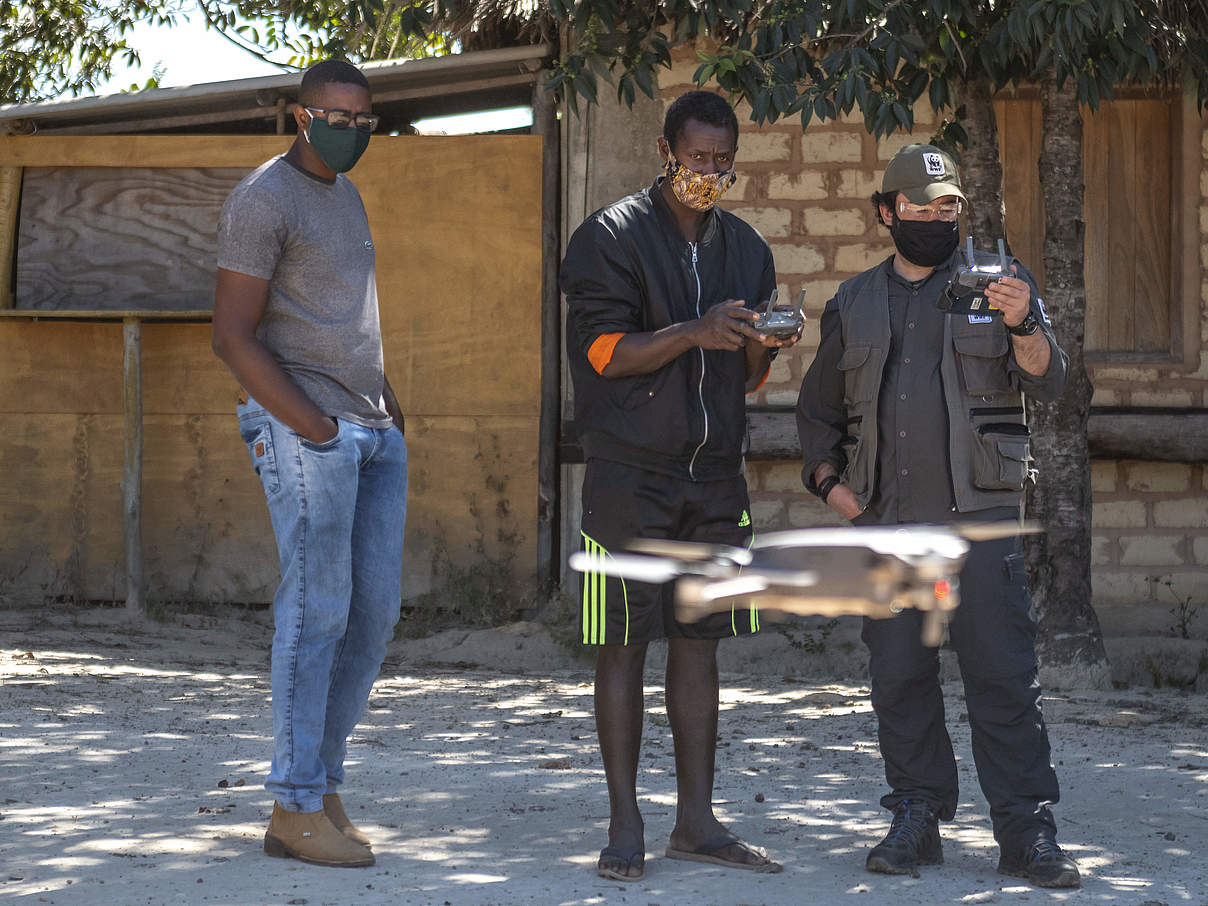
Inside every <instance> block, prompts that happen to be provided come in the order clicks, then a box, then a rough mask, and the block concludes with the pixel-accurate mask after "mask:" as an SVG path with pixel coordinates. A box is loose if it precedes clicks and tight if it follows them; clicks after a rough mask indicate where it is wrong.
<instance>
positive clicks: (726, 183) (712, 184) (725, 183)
mask: <svg viewBox="0 0 1208 906" xmlns="http://www.w3.org/2000/svg"><path fill="white" fill-rule="evenodd" d="M737 178H738V177H736V176H735V175H734V169H733V168H732V167H731V168H730V169H729V170H726V171H724V172H722V173H695V172H693V171H692V170H689V169H688V168H687V167H685V166H684V165H683V164H681V163H680V162H679V161H677V160H676V159H675V155H673V154H670V153H669V154H668V155H667V179H669V180H670V181H671V191H672V192H674V193H675V197H676V198H677V199H678V200H679V203H680V204H682V205H684V206H685V207H688V208H692V209H693V210H694V211H707V210H709V209H710V208H711V207H713V206H714V205H715V204H717V203H718V202H719V201H721V197H722V196H723V195H725V194H726V189H728V188H730V186H732V185H734V180H736V179H737Z"/></svg>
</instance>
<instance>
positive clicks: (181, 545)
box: [0, 136, 541, 600]
mask: <svg viewBox="0 0 1208 906" xmlns="http://www.w3.org/2000/svg"><path fill="white" fill-rule="evenodd" d="M29 141H30V140H29V139H17V140H13V139H0V166H3V165H5V162H8V163H9V164H13V165H20V164H24V163H28V162H29V161H31V160H36V162H37V163H38V164H39V165H43V166H47V165H54V166H122V165H124V164H127V163H129V162H130V161H132V160H137V162H138V163H139V164H140V165H142V166H148V167H152V166H153V167H159V166H178V167H197V166H203V167H230V166H246V167H249V168H250V167H254V166H256V165H258V164H259V163H260V162H262V161H263V160H264V159H265V158H267V157H268V156H270V154H272V153H274V152H276V151H279V150H283V149H284V147H286V146H287V143H286V142H281V141H280V140H274V141H272V142H268V143H267V144H266V141H265V140H264V139H262V138H245V137H238V138H232V137H221V138H220V139H216V140H212V137H206V136H202V137H197V136H188V137H172V138H157V139H155V140H149V139H148V140H143V139H130V138H125V137H123V138H121V139H100V138H87V139H79V138H56V139H53V140H52V139H43V140H40V141H39V142H38V143H37V145H36V146H34V145H31V144H29ZM35 147H36V149H37V150H36V153H35V151H34V150H33V149H34V148H35ZM202 151H204V152H205V153H201V152H202ZM353 177H354V181H355V182H356V183H357V185H358V187H359V188H360V191H361V194H362V197H363V198H364V200H365V204H366V209H367V211H368V213H369V218H370V225H371V229H372V230H373V232H374V237H375V244H376V246H377V255H378V282H379V296H380V299H381V315H382V324H383V333H384V338H383V339H384V347H385V354H386V361H387V372H388V374H389V375H390V377H391V381H392V383H393V385H394V387H395V389H396V390H397V391H398V393H399V396H400V398H401V399H402V402H403V406H404V409H405V411H406V412H407V414H408V419H407V429H408V431H407V436H408V444H409V452H410V466H411V475H412V488H411V495H410V504H409V507H408V517H409V518H408V531H407V551H406V554H405V568H404V588H405V590H406V593H407V595H409V596H415V595H419V594H423V593H428V592H432V591H439V590H440V589H441V588H442V587H447V585H442V583H449V582H451V581H453V580H457V579H459V578H460V579H465V578H466V577H473V576H476V575H479V576H481V575H485V574H491V575H502V574H504V573H506V574H507V575H510V576H512V577H513V579H514V581H515V582H516V583H518V587H519V586H520V585H523V584H525V583H531V582H532V581H533V580H534V578H535V571H536V519H537V517H536V505H537V493H536V487H537V478H536V463H537V436H538V424H537V421H538V412H539V361H540V323H539V306H540V278H541V268H540V239H541V234H540V223H541V218H540V210H541V205H540V143H539V140H538V139H536V138H533V137H529V136H507V137H500V136H474V137H465V138H461V137H458V138H428V137H423V138H413V137H407V138H385V137H379V138H375V139H374V141H373V143H371V145H370V150H369V152H368V153H367V154H366V156H365V158H364V160H363V161H362V163H361V164H360V165H359V166H358V167H357V169H356V170H355V171H354V172H353ZM209 344H210V335H209V327H208V325H205V324H155V325H151V324H147V325H144V328H143V384H144V411H145V444H144V478H143V491H144V495H143V499H144V543H145V545H146V550H145V560H146V577H147V582H146V589H147V597H148V598H149V599H151V600H155V599H161V600H162V599H176V600H179V599H183V598H192V599H200V600H219V599H225V600H268V599H269V598H270V597H271V595H272V591H273V589H274V588H275V586H276V582H277V560H276V553H275V546H274V542H273V540H272V534H271V528H270V527H269V521H268V513H267V508H266V506H265V504H264V499H263V494H262V492H261V491H260V488H259V484H258V483H257V481H256V479H255V476H254V475H253V473H252V471H251V467H250V465H249V464H248V461H247V454H246V451H245V450H244V448H243V445H242V442H241V440H240V439H239V437H238V434H237V432H236V430H235V421H234V404H235V394H236V384H235V382H234V380H233V379H232V378H231V377H230V375H229V373H228V372H227V371H226V369H225V366H223V365H222V363H221V362H219V361H218V360H217V359H215V358H214V357H213V355H212V353H211V352H210V348H209ZM121 349H122V344H121V327H120V325H119V324H86V323H85V324H81V323H63V322H52V321H41V322H37V323H30V322H10V321H2V322H0V376H2V377H3V379H0V413H2V414H3V415H4V418H5V424H6V427H7V426H9V425H12V426H13V428H12V431H11V433H10V434H9V435H8V436H7V437H6V438H5V439H0V465H2V466H5V468H4V469H3V471H0V507H3V510H0V512H4V513H5V514H8V513H10V512H11V513H13V514H15V517H14V520H13V526H16V527H19V530H18V528H2V529H0V583H3V582H10V587H12V586H11V583H12V582H13V581H16V582H17V583H18V585H20V586H21V587H22V588H23V589H24V590H25V591H26V592H30V593H33V594H35V595H36V594H37V593H39V589H40V588H41V587H42V586H43V585H46V586H49V585H51V584H53V582H56V581H59V582H61V581H62V579H61V577H62V576H63V575H66V573H65V572H64V571H65V570H66V569H67V568H68V566H70V568H71V569H72V570H74V572H73V573H71V575H73V576H75V577H76V578H73V579H72V582H74V584H75V586H76V587H78V588H79V589H80V592H81V594H83V595H84V596H86V597H118V598H120V597H121V595H122V593H123V589H122V588H121V587H120V585H121V582H120V577H121V563H122V550H121V545H120V537H121V536H120V531H119V530H118V529H117V527H119V526H120V524H121V517H120V513H121V509H120V500H121V495H120V491H119V488H118V482H119V480H120V476H121V468H122V457H121V449H122V447H121V417H122V416H121V413H122V405H121V400H122V390H121ZM81 426H83V427H81ZM82 449H87V450H89V451H91V453H92V455H91V456H90V457H85V458H84V459H80V457H79V456H77V455H75V453H74V452H73V451H78V450H82ZM42 451H51V452H49V453H47V452H42ZM6 456H7V457H8V458H7V459H5V458H4V457H6ZM38 456H40V457H41V458H40V459H38V460H37V462H36V464H35V465H33V466H30V465H28V463H29V462H30V461H32V460H33V459H34V458H35V457H38ZM31 470H32V471H31ZM77 486H78V488H81V489H83V490H82V491H73V490H71V489H72V488H73V487H77ZM65 489H66V490H65ZM82 494H83V495H84V496H81V495H82ZM73 500H75V501H77V502H78V501H80V500H83V501H85V502H86V503H87V506H86V507H84V508H83V509H80V507H79V506H77V505H75V504H73V503H72V501H73ZM73 507H74V509H73ZM5 532H7V534H5ZM81 551H83V552H84V553H83V554H81ZM22 564H26V566H25V568H24V569H23V568H22ZM72 564H74V565H72ZM35 573H36V574H37V575H36V578H35ZM15 576H16V577H18V578H16V579H14V577H15ZM21 577H23V578H21ZM451 593H452V592H451Z"/></svg>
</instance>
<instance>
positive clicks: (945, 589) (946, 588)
mask: <svg viewBox="0 0 1208 906" xmlns="http://www.w3.org/2000/svg"><path fill="white" fill-rule="evenodd" d="M951 592H952V586H951V585H949V584H948V580H947V579H940V580H939V581H938V582H936V583H935V596H936V597H937V598H939V599H940V600H941V601H942V600H943V599H944V598H946V597H948V595H949V594H950V593H951Z"/></svg>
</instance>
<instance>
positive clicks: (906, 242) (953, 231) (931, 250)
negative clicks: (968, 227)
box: [889, 211, 960, 267]
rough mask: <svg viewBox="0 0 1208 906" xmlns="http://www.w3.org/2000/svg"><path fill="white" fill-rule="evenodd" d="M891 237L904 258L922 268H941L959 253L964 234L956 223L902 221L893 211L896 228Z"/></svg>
mask: <svg viewBox="0 0 1208 906" xmlns="http://www.w3.org/2000/svg"><path fill="white" fill-rule="evenodd" d="M889 234H890V235H891V236H893V244H894V245H895V246H896V247H897V250H898V251H899V252H901V254H902V257H903V258H905V259H906V260H907V261H909V262H910V263H911V264H917V265H918V266H919V267H938V266H939V265H941V264H943V263H944V262H945V261H947V260H948V259H949V258H951V257H952V253H953V252H955V251H956V247H957V246H958V245H959V244H960V231H959V230H958V229H957V224H956V221H955V220H954V221H952V222H951V223H949V222H948V221H945V220H900V219H898V212H897V211H894V212H893V227H892V228H891V229H890V231H889Z"/></svg>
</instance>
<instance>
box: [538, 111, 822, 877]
mask: <svg viewBox="0 0 1208 906" xmlns="http://www.w3.org/2000/svg"><path fill="white" fill-rule="evenodd" d="M737 147H738V121H737V119H736V118H735V116H734V113H733V111H732V110H731V109H730V106H729V104H727V103H726V101H725V100H723V99H722V98H721V97H719V96H718V95H715V94H710V93H708V92H703V91H693V92H689V93H687V94H685V95H683V96H681V97H680V98H678V99H677V100H676V101H675V102H674V103H673V104H672V105H671V106H670V107H669V108H668V110H667V117H666V121H665V123H664V128H663V135H662V136H661V137H660V138H659V139H658V150H659V154H660V155H661V157H662V159H663V161H664V163H665V165H666V175H665V176H662V177H660V178H659V179H658V180H656V181H655V183H654V184H653V185H652V186H651V187H650V188H648V189H644V190H642V191H641V192H638V193H636V194H634V195H630V196H629V197H627V198H623V199H622V200H620V201H618V202H616V203H615V204H612V205H609V206H608V207H605V208H603V209H601V210H599V211H597V212H596V213H594V214H592V215H591V216H590V217H589V218H587V220H585V221H584V222H583V224H582V225H581V226H580V227H579V228H578V229H577V230H576V231H575V233H574V235H573V236H572V237H571V240H570V243H569V244H568V246H567V251H566V259H565V260H564V261H563V263H562V273H561V283H562V290H563V292H564V293H565V294H566V299H567V308H568V319H567V328H566V341H567V342H566V345H567V356H568V358H569V360H570V371H571V377H572V379H573V382H574V389H575V421H576V424H577V425H578V428H579V432H580V437H581V438H582V442H583V449H584V452H585V454H586V458H587V471H586V475H585V477H584V480H583V522H582V536H583V543H584V548H585V550H587V551H588V552H589V553H591V554H594V555H597V556H599V557H602V558H603V557H607V556H609V554H610V553H611V552H613V551H616V550H618V549H620V548H622V547H623V546H624V545H625V543H626V542H627V541H628V540H629V539H631V538H635V537H645V538H670V539H675V540H685V541H707V542H715V543H722V544H736V545H746V544H747V543H749V541H750V538H751V528H750V524H751V520H750V515H749V509H748V500H747V489H746V481H745V479H744V477H743V465H742V455H743V446H744V441H745V437H746V412H745V392H746V391H748V390H752V389H755V388H756V387H757V386H758V384H759V383H760V382H761V380H762V378H764V377H765V376H766V374H767V372H768V369H769V368H770V367H771V359H772V356H773V355H774V354H775V351H776V349H777V347H779V346H789V345H792V343H794V342H796V340H797V337H791V338H789V339H785V340H775V339H772V338H769V337H761V335H760V334H759V333H758V332H757V331H756V330H755V329H754V328H753V327H752V326H751V324H752V322H753V321H755V319H756V317H757V316H756V313H755V312H754V311H753V309H754V308H756V307H757V306H758V305H759V304H760V303H761V302H763V301H765V300H767V299H769V298H770V296H771V294H772V291H773V289H774V288H775V286H776V274H775V269H774V267H773V264H772V253H771V250H770V249H769V248H768V245H767V243H766V242H764V241H763V239H762V237H760V236H759V234H758V233H757V232H756V231H755V230H753V229H752V228H751V227H749V226H748V225H747V224H745V223H743V222H742V221H741V220H739V219H738V218H737V217H735V216H733V215H732V214H728V213H726V212H725V211H721V210H719V209H717V208H716V207H714V205H715V203H716V201H717V199H718V198H720V197H721V195H722V193H724V191H725V190H726V189H727V188H728V187H729V185H730V184H731V183H732V182H733V180H734V177H733V169H734V157H735V153H736V151H737ZM799 333H800V332H799ZM799 333H798V335H799ZM671 591H672V588H671V586H670V585H667V586H659V585H651V584H646V583H640V582H626V581H622V580H620V579H615V578H608V577H606V576H603V575H601V574H598V573H594V574H593V573H588V574H586V575H585V577H584V584H583V600H582V605H581V617H582V633H583V643H584V644H586V645H595V646H598V659H597V662H596V688H595V703H596V726H597V729H598V732H599V737H600V750H601V753H602V755H603V759H604V772H605V775H606V777H607V780H608V794H609V801H610V814H611V821H610V824H609V830H608V846H607V847H605V848H604V850H603V851H602V852H601V853H600V859H599V862H598V863H597V871H598V873H599V874H600V875H601V876H603V877H608V878H615V879H617V880H623V881H636V880H638V879H640V878H641V877H643V873H644V862H645V838H644V827H643V824H642V817H641V814H640V812H639V809H638V803H637V791H636V784H637V765H638V752H639V749H640V746H641V736H642V717H643V701H642V669H643V665H644V663H645V657H646V647H647V643H648V642H650V641H651V640H652V639H657V638H666V639H667V640H668V654H667V684H666V690H667V693H666V694H667V716H668V720H669V722H670V724H671V731H672V735H673V738H674V741H675V766H676V786H677V793H678V805H677V810H676V821H675V828H674V829H673V830H672V832H671V839H670V845H669V846H668V848H667V851H666V854H667V856H668V857H670V858H679V859H687V860H692V861H704V862H713V863H717V864H722V865H728V866H733V867H738V868H748V869H755V870H759V871H779V870H780V866H779V865H778V864H777V863H775V862H773V861H772V860H771V859H769V858H768V856H767V855H766V854H765V853H763V852H762V851H760V850H758V849H756V848H754V847H751V846H748V845H747V844H745V843H743V842H742V841H741V840H739V839H738V837H736V836H735V835H734V834H732V833H730V832H729V831H727V830H726V829H725V828H724V827H723V826H722V825H721V823H720V822H719V821H718V820H717V818H716V817H715V816H714V814H713V806H712V792H713V770H714V753H715V746H716V737H717V707H718V681H717V642H718V639H720V638H721V637H722V636H729V635H742V634H745V633H750V632H753V631H755V630H756V629H757V628H758V625H759V617H758V614H757V613H756V612H755V611H754V610H746V609H735V610H734V611H733V612H731V613H723V614H717V615H715V616H714V617H712V618H710V619H707V620H703V621H701V622H700V623H696V624H684V623H680V622H678V621H677V620H676V619H675V616H674V613H673V610H672V596H671Z"/></svg>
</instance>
